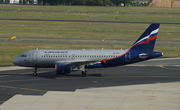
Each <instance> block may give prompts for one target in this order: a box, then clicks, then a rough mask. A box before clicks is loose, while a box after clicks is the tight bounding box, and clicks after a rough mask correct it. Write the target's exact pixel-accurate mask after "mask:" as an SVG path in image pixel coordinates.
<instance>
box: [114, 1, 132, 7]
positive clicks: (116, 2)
mask: <svg viewBox="0 0 180 110" xmlns="http://www.w3.org/2000/svg"><path fill="white" fill-rule="evenodd" d="M132 1H133V0H111V2H112V3H115V4H116V6H118V5H119V4H120V3H123V4H124V6H125V5H126V4H127V3H129V4H132Z"/></svg>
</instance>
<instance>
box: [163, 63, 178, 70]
mask: <svg viewBox="0 0 180 110" xmlns="http://www.w3.org/2000/svg"><path fill="white" fill-rule="evenodd" d="M166 64H174V63H162V64H161V65H160V67H161V68H164V69H170V70H180V69H177V68H170V67H164V65H166Z"/></svg>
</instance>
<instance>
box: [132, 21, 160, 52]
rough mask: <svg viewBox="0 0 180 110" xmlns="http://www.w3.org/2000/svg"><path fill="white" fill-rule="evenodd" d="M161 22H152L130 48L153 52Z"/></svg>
mask: <svg viewBox="0 0 180 110" xmlns="http://www.w3.org/2000/svg"><path fill="white" fill-rule="evenodd" d="M159 25H160V24H151V25H150V26H149V27H148V28H147V29H146V31H145V32H144V33H143V34H142V35H141V37H139V39H138V40H137V41H136V42H135V43H134V44H133V45H132V47H131V48H130V49H133V50H134V49H136V50H146V51H148V52H152V51H153V49H154V45H155V42H156V37H157V34H158V31H159Z"/></svg>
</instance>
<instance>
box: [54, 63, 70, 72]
mask: <svg viewBox="0 0 180 110" xmlns="http://www.w3.org/2000/svg"><path fill="white" fill-rule="evenodd" d="M55 69H56V74H68V73H70V72H71V66H70V65H59V64H56V65H55Z"/></svg>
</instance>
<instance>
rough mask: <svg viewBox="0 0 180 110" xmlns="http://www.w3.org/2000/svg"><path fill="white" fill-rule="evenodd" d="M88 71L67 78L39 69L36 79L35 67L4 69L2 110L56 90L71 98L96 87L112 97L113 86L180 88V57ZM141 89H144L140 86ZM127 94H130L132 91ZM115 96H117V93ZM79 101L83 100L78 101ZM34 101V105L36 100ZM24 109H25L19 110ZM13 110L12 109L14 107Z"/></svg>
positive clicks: (0, 95) (0, 97) (0, 80)
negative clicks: (77, 93) (107, 91)
mask: <svg viewBox="0 0 180 110" xmlns="http://www.w3.org/2000/svg"><path fill="white" fill-rule="evenodd" d="M87 71H88V76H87V77H81V74H80V71H77V72H73V73H71V74H68V75H65V76H61V75H56V74H54V68H45V69H38V76H36V77H35V76H33V75H32V73H33V69H32V68H21V67H15V66H13V67H1V68H0V103H1V105H0V108H1V109H8V108H7V107H9V106H12V105H13V104H12V105H11V104H10V105H9V103H10V102H13V101H11V100H15V102H16V103H17V102H18V103H21V104H22V99H21V98H23V99H24V97H26V96H33V97H34V96H37V97H43V96H46V95H47V94H49V91H56V92H60V91H61V93H63V91H64V92H65V91H66V92H67V91H68V92H67V93H66V95H67V97H66V98H68V96H69V95H68V94H69V93H70V94H72V93H73V94H74V93H76V92H77V90H82V91H81V93H80V94H84V90H86V89H87V90H88V92H89V91H92V90H91V89H90V88H96V89H99V88H103V90H105V91H106V90H109V94H111V92H112V91H113V89H112V87H116V89H117V88H119V89H120V88H121V89H122V88H124V87H127V86H131V89H132V90H130V91H134V90H136V89H137V88H139V85H146V86H145V88H147V87H149V86H148V85H151V87H152V88H153V87H156V86H157V84H161V86H162V87H164V89H165V90H164V89H160V88H161V86H160V85H159V88H158V89H160V90H158V91H166V93H167V91H171V90H174V89H173V88H175V89H178V88H179V84H180V74H179V73H180V58H159V59H155V60H150V61H145V62H140V63H136V64H132V65H127V66H122V67H113V68H104V69H89V70H87ZM172 83H173V84H174V83H176V85H173V86H172V85H171V86H166V85H169V84H172ZM163 84H164V85H163ZM137 86H138V87H137ZM165 86H166V87H165ZM105 88H106V89H105ZM107 88H108V89H107ZM96 89H93V91H94V92H93V94H94V93H95V92H97V91H98V90H96ZM114 89H115V88H114ZM139 89H142V88H141V87H140V88H139ZM117 91H118V90H117ZM144 91H151V92H150V93H152V91H154V89H151V88H148V89H146V90H143V92H144ZM86 92H87V91H86ZM114 92H115V91H114ZM126 92H129V90H128V91H126ZM118 93H121V91H118ZM148 93H149V92H148ZM170 93H174V92H170ZM50 94H51V93H50ZM63 94H64V93H63ZM63 94H61V95H63ZM90 94H92V93H90ZM107 94H108V93H107ZM113 94H114V95H116V93H113ZM168 94H169V93H168ZM174 94H176V96H177V97H176V98H175V99H173V97H172V98H170V99H172V100H175V101H176V103H177V104H176V105H177V107H176V108H178V107H179V102H178V101H179V100H180V99H179V98H178V97H179V95H180V90H179V89H178V90H175V93H174ZM56 95H57V97H58V96H61V95H60V94H56ZM22 96H23V97H22ZM37 97H36V98H37ZM48 97H51V96H48ZM123 97H124V96H123ZM139 97H143V96H141V95H140V96H139ZM149 97H150V96H149ZM152 97H153V96H152ZM152 97H151V98H152ZM14 98H16V99H14ZM18 98H20V99H18ZM20 100H21V101H20ZM28 100H29V99H26V100H25V101H23V102H24V103H25V102H27V103H28ZM45 100H46V99H45ZM51 100H53V101H55V100H56V99H51ZM59 100H61V99H59ZM77 100H80V99H78V98H77ZM83 100H86V99H83ZM92 100H97V99H92ZM113 100H114V98H113ZM119 100H123V99H119ZM168 100H169V98H168ZM31 101H32V102H33V100H31ZM43 101H44V100H43ZM48 101H49V100H48ZM66 101H68V100H66ZM148 101H150V99H148ZM167 102H168V101H167ZM42 103H43V102H42ZM67 103H69V102H67ZM109 103H110V102H109ZM89 104H90V103H87V106H89ZM104 104H105V103H104ZM98 106H100V105H98ZM102 106H103V105H102ZM102 106H101V107H102ZM148 106H150V105H148ZM148 106H147V107H148ZM12 107H13V106H12ZM22 107H24V106H22ZM34 107H35V106H34ZM58 107H60V105H57V108H58ZM61 107H62V106H61ZM61 107H60V108H61ZM93 107H94V106H93ZM118 107H120V105H118ZM118 107H115V108H118ZM20 108H21V107H19V108H17V109H20ZM25 108H27V107H25ZM25 108H21V109H25ZM57 108H56V109H57ZM60 108H59V109H60ZM140 108H141V107H140ZM9 109H10V110H11V109H12V108H9ZM31 109H34V108H31ZM42 109H44V108H42ZM61 109H62V108H61ZM77 109H80V108H77ZM81 109H84V108H81ZM89 109H90V108H89ZM95 109H98V107H97V108H96V107H95ZM178 109H179V108H178ZM178 109H177V110H178Z"/></svg>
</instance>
